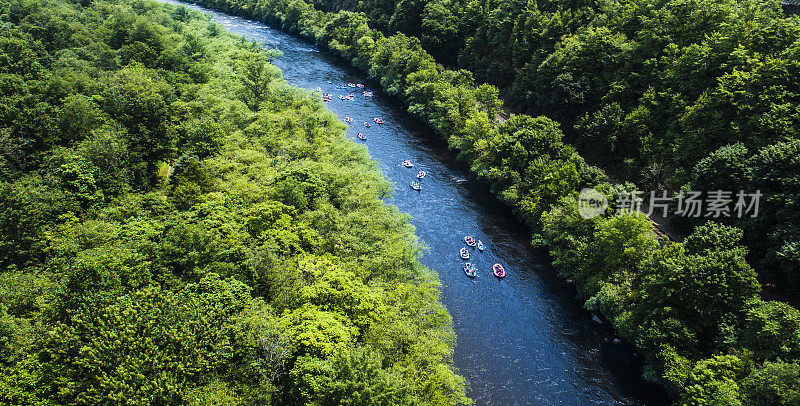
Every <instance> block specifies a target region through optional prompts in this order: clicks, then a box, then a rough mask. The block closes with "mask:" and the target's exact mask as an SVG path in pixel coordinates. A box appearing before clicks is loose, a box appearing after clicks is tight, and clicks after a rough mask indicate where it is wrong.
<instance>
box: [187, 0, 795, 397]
mask: <svg viewBox="0 0 800 406" xmlns="http://www.w3.org/2000/svg"><path fill="white" fill-rule="evenodd" d="M199 3H200V4H202V5H204V6H206V7H210V8H214V9H217V10H220V11H223V12H227V13H231V14H237V15H242V16H246V17H249V18H253V19H257V20H259V21H262V22H265V23H268V24H271V25H273V26H276V27H280V28H282V29H284V30H286V31H289V32H293V33H296V34H299V35H301V36H303V37H305V38H307V39H309V40H311V41H313V42H315V43H316V44H318V45H320V46H321V47H324V48H326V49H328V50H330V51H331V52H333V53H335V54H338V55H340V56H341V57H343V58H345V59H347V60H349V61H351V62H352V64H353V65H354V66H355V67H357V68H359V69H361V70H363V71H365V72H368V73H369V75H370V76H371V77H373V78H375V79H376V80H377V81H379V82H380V84H381V86H382V87H383V89H384V90H385V91H386V92H387V93H389V94H391V95H396V96H397V97H399V98H400V99H401V100H403V102H404V103H405V104H406V105H407V107H408V110H409V112H411V113H412V114H413V115H415V116H416V117H418V118H419V119H421V120H423V121H424V122H426V123H427V124H428V125H429V127H430V128H431V129H432V130H433V131H435V132H436V133H437V134H439V135H440V136H441V137H443V138H444V139H446V140H447V141H448V143H449V145H450V147H451V148H453V149H454V150H456V151H458V153H459V157H460V159H462V160H463V161H464V162H466V163H467V164H469V165H470V167H471V169H472V170H473V171H474V172H475V173H476V174H477V176H478V177H479V178H480V179H482V180H483V181H485V182H486V183H487V184H489V185H490V186H491V189H492V190H493V191H494V192H495V193H496V194H497V196H498V197H499V198H500V199H501V200H503V201H504V202H506V203H507V204H508V205H510V206H511V207H513V208H514V209H515V211H516V213H517V214H518V216H519V218H520V219H521V220H522V221H524V222H525V223H526V224H527V225H529V226H530V228H531V230H532V231H533V232H534V238H533V241H532V242H533V244H534V245H537V246H543V247H547V248H548V249H549V252H550V253H551V255H552V257H553V261H554V264H555V265H556V267H557V268H558V269H559V272H560V273H561V274H562V275H563V276H564V277H565V278H569V279H571V280H573V281H574V282H575V284H576V286H577V289H578V295H579V298H580V299H581V300H583V301H584V302H585V306H586V308H587V309H589V310H592V311H595V312H598V313H600V314H602V315H603V316H604V317H605V319H607V320H608V321H610V322H611V323H612V325H613V326H614V328H615V329H616V331H617V332H618V333H619V334H620V335H621V336H622V337H623V338H624V339H625V340H626V341H628V342H629V343H631V344H632V345H634V346H635V347H636V349H637V350H638V351H640V352H641V354H643V355H644V357H645V358H646V360H647V367H646V368H645V371H644V376H645V377H646V378H647V379H650V380H652V381H655V382H659V383H661V384H663V385H664V387H665V388H667V390H668V391H669V392H670V394H671V396H672V398H673V401H674V403H675V404H677V405H795V404H798V403H800V389H798V388H800V311H798V310H797V308H795V307H793V306H792V304H791V303H797V298H798V296H797V295H798V292H797V290H796V286H797V285H796V281H798V278H800V272H798V270H799V269H800V268H798V263H797V262H796V261H797V255H796V253H797V249H798V248H797V247H798V245H797V244H798V243H797V241H800V234H798V233H797V228H798V226H800V224H799V223H798V221H797V220H798V218H797V214H795V213H794V212H793V210H792V209H793V208H794V207H796V206H797V203H796V202H797V201H798V198H797V197H798V195H797V194H796V191H795V190H794V189H793V186H794V185H796V184H797V180H796V179H797V178H796V177H797V173H798V170H797V169H798V164H800V161H798V159H797V154H796V151H797V149H798V148H799V147H800V141H798V140H797V139H796V138H794V133H795V131H796V128H797V123H796V119H797V112H798V111H799V110H798V103H797V102H798V100H797V98H796V96H795V94H794V93H793V92H794V91H795V90H794V89H796V88H797V86H796V83H797V81H798V79H799V78H800V71H798V69H797V67H798V65H797V63H798V62H797V58H796V57H795V53H794V51H795V50H796V49H797V47H798V45H797V44H800V41H798V39H799V38H798V33H799V32H800V31H798V28H800V20H798V19H797V17H792V16H786V15H784V14H783V13H782V11H781V9H780V6H779V4H778V2H777V1H755V0H753V1H751V0H741V1H739V0H724V1H713V2H712V1H703V0H671V1H656V2H651V1H637V0H634V1H626V2H622V1H615V0H610V1H602V2H593V1H580V0H578V1H566V2H556V1H546V0H544V1H540V2H513V1H495V2H491V1H474V2H457V1H447V0H435V1H431V2H425V1H422V0H401V1H399V2H392V1H385V2H378V1H366V0H365V1H361V2H358V3H353V2H325V1H316V2H312V1H306V0H291V1H289V0H201V1H199ZM481 82H489V83H481ZM492 83H493V84H492ZM504 101H505V103H504ZM504 104H505V105H506V106H510V107H512V108H514V109H516V110H517V111H519V112H521V113H528V114H531V115H527V114H517V115H514V116H512V117H511V118H510V119H509V120H502V119H499V118H498V116H497V113H498V111H499V109H501V108H503V106H504ZM601 168H602V169H601ZM612 179H614V180H612ZM587 187H592V188H594V189H596V190H597V191H599V192H600V193H601V194H602V195H603V196H604V197H605V198H606V199H607V200H608V201H609V202H610V204H609V207H608V209H607V210H606V211H605V212H603V213H602V214H603V215H601V216H598V217H595V218H593V219H590V220H587V219H585V218H583V217H582V216H581V215H580V210H579V205H578V204H579V202H578V200H579V193H578V192H579V191H580V190H582V189H583V188H587ZM655 188H657V189H658V190H673V191H675V190H678V189H684V190H700V191H705V192H711V191H714V190H717V189H721V190H734V191H737V190H760V191H761V192H762V193H764V195H765V197H764V201H763V202H762V210H761V212H760V214H759V216H758V217H755V218H746V219H735V218H728V219H725V218H723V219H718V220H717V221H708V222H703V221H685V223H686V224H684V225H683V227H684V228H685V231H686V234H687V236H686V238H684V239H682V241H680V242H677V241H670V240H659V239H658V238H657V237H656V236H655V235H654V233H653V232H652V224H651V223H650V220H649V219H648V218H647V217H645V215H643V214H641V213H637V212H635V211H634V212H629V213H626V215H614V207H615V206H616V204H617V203H619V201H620V200H621V199H622V198H623V197H624V196H626V195H628V194H630V193H632V192H635V191H637V190H648V189H655ZM765 284H767V285H768V286H769V287H770V288H771V291H773V292H775V291H776V290H777V291H778V292H780V294H775V293H773V294H771V295H770V296H762V289H763V287H764V285H765ZM776 296H777V297H776ZM782 297H785V298H786V299H784V300H776V299H780V298H782Z"/></svg>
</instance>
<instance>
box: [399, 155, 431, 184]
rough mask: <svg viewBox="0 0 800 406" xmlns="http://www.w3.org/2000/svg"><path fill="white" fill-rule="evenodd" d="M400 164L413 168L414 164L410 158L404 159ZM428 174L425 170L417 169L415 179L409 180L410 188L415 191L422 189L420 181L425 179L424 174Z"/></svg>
mask: <svg viewBox="0 0 800 406" xmlns="http://www.w3.org/2000/svg"><path fill="white" fill-rule="evenodd" d="M401 165H403V166H405V167H406V168H413V167H414V164H412V163H411V160H410V159H406V160H405V161H403V162H402V163H401ZM427 175H428V174H427V173H425V171H417V180H415V181H412V182H411V189H414V190H416V191H417V192H419V191H421V190H422V184H421V183H420V181H421V180H422V179H425V176H427Z"/></svg>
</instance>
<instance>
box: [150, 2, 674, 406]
mask: <svg viewBox="0 0 800 406" xmlns="http://www.w3.org/2000/svg"><path fill="white" fill-rule="evenodd" d="M162 1H165V2H170V3H173V4H177V3H176V2H174V1H172V0H162ZM187 6H189V7H191V8H193V9H198V10H202V11H204V12H206V13H209V14H210V15H211V16H212V17H213V19H214V21H216V22H218V23H220V24H221V25H223V26H224V27H225V28H226V29H227V30H228V31H230V32H233V33H235V34H239V35H243V36H245V37H247V38H248V39H251V40H254V41H256V42H258V43H259V44H262V45H263V46H264V47H267V48H270V49H277V50H280V51H281V52H282V53H283V55H282V56H280V57H278V58H276V59H275V64H276V65H277V66H278V67H279V68H280V69H281V70H282V71H283V76H284V78H285V79H286V81H287V82H289V83H292V84H294V85H296V86H299V87H301V88H305V89H314V88H316V87H321V88H322V90H323V92H328V93H331V94H332V95H333V96H334V97H333V100H332V101H331V102H329V103H327V107H328V108H329V109H330V110H331V111H332V112H333V113H334V114H336V116H338V117H339V118H340V119H341V120H342V121H344V119H345V117H346V116H351V117H353V123H352V125H350V128H349V129H348V131H347V134H348V137H350V138H352V139H353V140H354V142H359V143H363V144H364V145H366V147H367V149H368V150H369V153H370V155H371V156H372V158H373V160H375V161H376V162H377V163H378V164H379V166H380V169H381V170H382V171H383V173H384V175H385V176H386V177H387V178H388V179H389V180H390V181H393V182H394V183H395V186H396V190H395V192H394V195H393V196H392V197H391V198H389V199H387V200H388V202H389V203H391V204H394V205H396V206H397V207H398V208H399V209H400V211H402V212H404V213H407V214H409V215H410V216H411V217H412V218H411V220H410V221H411V223H412V224H413V225H414V226H415V227H416V232H417V235H418V236H419V237H420V239H421V241H422V242H423V243H424V244H425V246H427V247H428V249H427V250H426V251H425V253H424V255H423V257H422V258H421V260H422V263H423V264H425V265H426V266H428V267H429V268H431V269H433V270H434V271H435V272H436V273H438V275H439V279H440V280H441V282H442V285H443V286H442V301H443V303H444V304H445V306H446V307H447V309H448V311H449V312H450V314H451V315H452V316H453V326H454V329H455V332H456V336H457V345H456V348H455V353H454V362H455V366H456V367H457V368H458V372H459V373H460V374H461V375H463V376H464V377H465V378H466V379H467V380H468V382H469V387H468V395H469V396H470V397H471V398H472V399H474V400H475V402H476V404H477V405H513V404H519V405H645V404H647V405H651V404H662V403H664V402H663V401H661V399H663V397H664V395H663V393H662V392H661V391H660V390H659V389H658V388H657V387H655V386H653V385H652V384H648V383H646V382H644V381H643V380H642V379H641V378H640V374H641V365H640V362H639V361H637V360H636V359H635V358H634V357H633V355H632V349H631V348H630V347H629V346H627V345H625V344H622V343H615V340H614V335H613V331H612V330H611V329H610V328H609V327H608V326H607V325H605V324H600V323H598V322H597V321H595V320H593V318H592V315H591V314H590V313H589V312H587V311H586V310H584V309H583V308H582V307H581V305H580V303H579V302H578V301H577V300H576V299H575V294H576V292H575V290H574V289H573V288H572V287H571V286H569V285H567V284H566V283H565V282H563V281H562V280H561V279H559V278H558V277H557V275H556V272H555V271H554V270H553V269H552V267H551V266H550V265H549V259H548V258H547V256H546V254H545V253H543V252H542V251H539V250H535V249H533V248H532V247H531V245H530V241H531V234H530V232H529V231H527V229H526V228H525V227H524V225H522V224H521V223H520V222H519V221H517V220H516V219H515V217H514V215H513V213H511V212H510V211H509V210H508V209H507V208H506V207H504V206H503V205H502V204H501V203H500V202H499V201H498V200H497V199H495V198H494V197H492V196H491V195H490V194H489V192H488V190H487V188H486V187H485V186H482V185H481V184H479V183H478V182H475V180H474V177H473V176H471V175H470V173H469V172H468V170H467V169H466V168H464V167H463V165H460V164H458V163H457V162H455V159H454V154H453V153H452V152H451V151H448V150H447V148H446V145H445V144H444V143H443V142H442V141H441V140H440V139H438V138H437V137H435V136H434V135H433V134H432V133H431V131H430V130H428V129H427V128H426V127H425V126H424V125H423V124H422V123H420V122H418V121H417V120H415V119H414V118H413V117H411V115H410V114H409V113H408V112H407V111H406V110H405V108H404V106H403V105H402V104H401V103H399V102H398V101H397V100H396V99H394V98H393V97H391V96H388V95H385V94H383V93H382V92H381V91H380V89H379V86H378V84H377V83H375V82H374V81H372V80H369V79H368V78H367V77H366V75H365V74H363V73H362V72H360V71H358V70H357V69H355V68H353V67H351V66H350V65H349V64H348V63H346V62H345V61H343V60H341V59H339V58H336V57H334V56H332V55H329V54H327V53H325V52H321V51H320V50H319V49H317V48H316V47H315V46H314V45H313V44H311V43H309V42H307V41H305V40H303V39H301V38H298V37H294V36H292V35H289V34H286V33H284V32H281V31H280V30H277V29H274V28H271V27H269V26H266V25H264V24H262V23H260V22H256V21H252V20H248V19H244V18H241V17H235V16H230V15H226V14H223V13H219V12H215V11H212V10H208V9H205V8H202V7H197V6H194V5H187ZM328 81H330V82H332V84H329V83H328ZM346 83H363V84H364V85H365V88H364V89H353V88H350V89H346V90H340V89H336V87H335V86H336V85H337V84H346ZM364 90H371V91H373V92H374V96H373V97H364V96H363V95H362V91H364ZM350 92H352V93H355V94H356V98H355V100H354V101H347V100H345V101H342V100H339V99H338V97H337V96H338V95H339V94H345V95H346V94H348V93H350ZM374 117H381V118H383V119H384V120H385V123H386V124H384V125H375V124H372V126H371V127H370V128H366V127H365V126H364V124H363V123H364V122H370V123H372V121H373V120H372V119H373V118H374ZM358 132H364V133H365V134H366V136H367V140H366V141H361V140H358V139H357V138H356V134H357V133H358ZM406 159H409V160H411V161H412V163H413V164H414V168H405V167H403V166H402V165H401V162H402V161H403V160H406ZM418 170H424V171H426V173H427V176H426V177H425V178H424V179H423V180H422V181H421V184H422V191H421V192H416V191H414V190H412V189H411V188H410V187H409V183H410V182H411V181H412V180H416V173H417V171H418ZM465 235H472V236H474V237H475V238H476V239H478V240H482V241H483V243H484V244H485V245H486V249H485V251H484V252H477V250H475V249H470V252H471V254H472V259H471V262H473V263H474V264H476V265H477V267H478V275H479V276H478V277H477V278H476V279H470V278H468V277H467V276H466V275H465V274H464V271H463V268H462V262H463V261H462V260H461V259H460V258H459V254H458V252H459V249H460V248H462V247H465V244H464V241H463V237H464V236H465ZM494 263H501V264H502V265H503V266H504V267H505V268H506V270H507V276H506V278H504V279H502V280H498V279H497V278H495V277H494V276H492V274H491V266H492V264H494Z"/></svg>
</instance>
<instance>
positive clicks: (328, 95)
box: [316, 80, 372, 102]
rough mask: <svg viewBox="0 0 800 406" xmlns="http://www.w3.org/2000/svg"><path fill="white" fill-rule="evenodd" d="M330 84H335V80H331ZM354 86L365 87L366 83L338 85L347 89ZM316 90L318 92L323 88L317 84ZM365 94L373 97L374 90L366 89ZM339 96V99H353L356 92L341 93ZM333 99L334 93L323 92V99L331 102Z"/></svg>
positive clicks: (339, 87)
mask: <svg viewBox="0 0 800 406" xmlns="http://www.w3.org/2000/svg"><path fill="white" fill-rule="evenodd" d="M328 84H333V81H330V80H329V81H328ZM352 87H355V88H359V89H361V88H363V87H364V85H363V84H361V83H348V84H346V85H336V88H337V89H347V88H352ZM316 90H317V91H318V92H322V88H321V87H319V86H317V88H316ZM363 94H364V97H372V92H371V91H368V90H365V91H364V93H363ZM338 97H339V100H349V101H353V100H355V99H356V94H355V93H352V92H351V93H350V94H347V95H343V94H340V95H339V96H338ZM331 100H333V95H332V94H330V93H322V101H324V102H329V101H331Z"/></svg>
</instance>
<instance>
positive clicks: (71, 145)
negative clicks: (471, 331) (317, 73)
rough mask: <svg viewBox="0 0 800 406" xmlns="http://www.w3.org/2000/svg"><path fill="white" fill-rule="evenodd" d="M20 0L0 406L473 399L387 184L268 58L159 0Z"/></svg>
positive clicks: (4, 233)
mask: <svg viewBox="0 0 800 406" xmlns="http://www.w3.org/2000/svg"><path fill="white" fill-rule="evenodd" d="M7 5H8V3H4V2H2V1H0V10H6V8H5V7H4V6H7ZM13 9H14V12H13V16H11V17H9V16H8V14H2V17H0V19H2V21H0V26H2V29H0V31H2V35H0V71H1V72H2V74H1V75H0V82H1V83H2V84H3V89H4V91H3V92H2V94H0V99H2V104H3V106H5V108H4V109H3V112H2V114H0V120H2V126H0V127H2V132H0V142H2V145H3V151H2V154H0V191H2V193H1V194H0V265H2V266H1V267H0V269H1V270H2V271H0V372H1V373H0V403H2V404H12V405H45V404H142V405H144V404H163V405H201V404H202V405H205V404H258V405H268V404H280V405H295V404H296V405H307V404H384V405H419V404H426V405H453V406H455V405H468V404H471V403H472V401H471V400H470V399H468V398H467V397H466V395H465V381H464V379H463V378H462V377H461V376H460V375H459V374H458V373H457V372H456V371H455V369H454V367H453V362H452V353H453V347H454V345H455V336H454V332H453V327H452V318H451V316H450V315H449V313H448V312H447V310H446V309H445V308H444V306H443V305H442V304H441V302H440V294H441V290H440V288H441V283H440V282H439V280H438V279H437V277H436V275H435V274H433V273H432V272H431V271H430V270H429V269H428V268H426V267H425V266H423V265H422V264H421V263H420V262H419V256H418V253H419V252H420V250H421V249H422V248H421V246H420V245H419V243H418V240H417V238H416V236H415V234H414V231H413V227H412V226H410V225H409V223H408V221H407V219H406V218H405V217H404V216H403V215H402V214H400V213H399V212H398V211H397V209H396V208H395V207H393V206H391V205H390V204H387V203H385V202H384V201H383V200H382V198H383V197H384V196H385V195H386V193H387V191H388V190H389V189H390V185H389V184H388V182H387V181H386V179H385V177H384V176H383V175H382V174H381V173H380V171H379V170H378V169H377V168H376V164H375V163H374V162H373V161H372V160H371V159H370V157H369V155H368V154H367V152H366V151H365V150H364V149H363V148H361V147H360V146H358V145H356V144H355V143H353V142H352V141H350V140H348V139H346V138H345V136H344V129H345V126H344V125H343V124H341V123H340V122H339V121H338V120H337V118H336V117H335V116H333V115H332V114H331V113H330V111H328V110H326V109H325V108H324V106H323V104H322V102H321V101H320V100H318V99H317V97H313V96H311V95H309V94H308V92H305V91H303V90H300V89H298V88H297V87H295V86H291V85H289V84H287V83H286V82H285V81H284V80H283V78H282V75H281V72H280V71H279V70H278V68H277V67H276V66H275V65H273V64H272V63H270V62H269V60H270V57H271V54H269V53H268V52H266V51H264V50H262V49H261V48H260V47H257V46H252V45H251V44H250V43H248V42H246V41H242V40H241V38H240V37H238V36H234V35H231V34H230V33H228V32H226V31H225V30H224V29H221V28H220V26H219V25H217V24H214V23H210V22H209V20H208V18H207V17H205V16H203V15H202V14H200V13H197V12H191V11H189V10H187V9H186V8H184V7H180V8H177V9H176V8H174V7H172V6H168V5H163V4H159V3H156V2H151V1H127V0H121V1H102V0H97V1H93V2H91V4H84V5H81V4H77V3H70V2H66V1H59V0H34V1H26V2H22V3H18V4H16V3H15V5H14V7H13ZM6 18H8V19H9V20H6ZM42 27H47V29H42ZM55 33H58V35H53V34H55ZM65 78H69V79H65ZM40 124H41V126H38V125H40ZM31 126H33V127H31ZM6 147H8V149H6ZM23 157H24V159H23ZM17 158H18V159H17ZM163 162H170V163H171V164H172V165H171V166H170V167H171V168H172V169H171V170H166V169H168V168H167V167H164V166H162V170H161V171H160V172H159V171H158V167H159V164H161V163H163ZM159 173H160V174H161V175H163V177H159V176H158V174H159ZM167 175H168V176H167Z"/></svg>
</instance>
